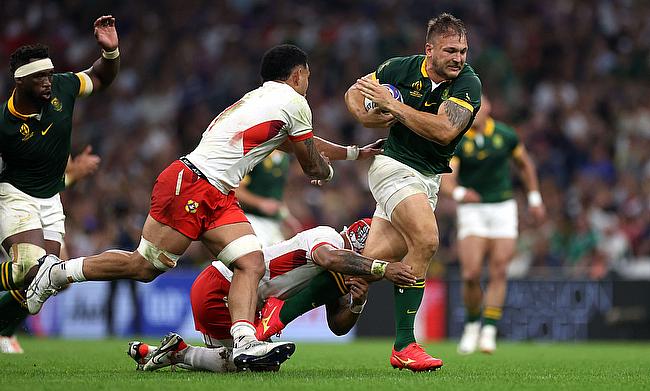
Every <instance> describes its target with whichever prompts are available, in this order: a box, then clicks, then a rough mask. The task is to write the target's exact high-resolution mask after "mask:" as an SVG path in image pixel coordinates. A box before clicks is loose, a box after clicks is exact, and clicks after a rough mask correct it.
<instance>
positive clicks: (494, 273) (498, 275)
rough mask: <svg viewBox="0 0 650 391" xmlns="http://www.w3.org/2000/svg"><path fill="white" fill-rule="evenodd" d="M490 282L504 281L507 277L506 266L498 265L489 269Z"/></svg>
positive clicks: (503, 264) (504, 264)
mask: <svg viewBox="0 0 650 391" xmlns="http://www.w3.org/2000/svg"><path fill="white" fill-rule="evenodd" d="M489 273H490V281H505V280H506V278H507V277H508V267H507V264H506V263H505V262H504V263H500V264H498V265H494V266H491V267H490V269H489Z"/></svg>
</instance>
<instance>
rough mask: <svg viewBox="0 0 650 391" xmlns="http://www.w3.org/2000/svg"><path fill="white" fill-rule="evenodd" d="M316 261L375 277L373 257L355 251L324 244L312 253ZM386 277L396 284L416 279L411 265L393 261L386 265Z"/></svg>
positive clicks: (332, 267)
mask: <svg viewBox="0 0 650 391" xmlns="http://www.w3.org/2000/svg"><path fill="white" fill-rule="evenodd" d="M312 256H313V260H314V263H316V264H317V265H319V266H321V267H322V268H324V269H327V270H331V271H335V272H339V273H343V274H349V275H352V276H367V277H374V278H376V277H377V276H373V275H372V274H371V268H372V262H373V259H370V258H366V257H364V256H363V255H361V254H357V253H355V252H354V251H350V250H342V249H338V248H336V247H334V246H331V245H329V244H324V245H322V246H320V247H318V248H317V249H316V251H314V252H313V254H312ZM384 278H386V279H387V280H389V281H392V282H394V283H396V284H401V285H411V284H414V283H415V281H416V278H415V275H413V274H412V272H411V267H410V266H409V265H407V264H405V263H402V262H391V263H389V264H388V265H387V266H386V273H385V274H384Z"/></svg>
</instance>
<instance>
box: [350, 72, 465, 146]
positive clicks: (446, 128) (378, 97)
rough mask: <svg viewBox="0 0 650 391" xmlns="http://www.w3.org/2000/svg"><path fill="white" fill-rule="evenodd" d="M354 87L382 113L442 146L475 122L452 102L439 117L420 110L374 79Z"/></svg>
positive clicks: (446, 104)
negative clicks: (471, 122)
mask: <svg viewBox="0 0 650 391" xmlns="http://www.w3.org/2000/svg"><path fill="white" fill-rule="evenodd" d="M354 86H355V88H356V89H358V90H359V91H361V94H362V95H363V96H365V97H367V98H369V99H371V100H372V101H373V102H375V103H376V104H377V106H378V107H379V108H380V109H381V110H384V111H387V112H389V113H391V114H392V115H393V117H395V118H396V119H397V120H398V121H399V122H401V123H403V124H404V125H406V127H408V128H409V129H411V130H412V131H413V132H415V133H417V134H418V135H420V136H422V137H424V138H426V139H427V140H431V141H434V142H436V143H438V144H442V145H447V144H449V143H450V142H451V141H452V140H453V139H455V138H456V136H458V134H460V132H461V131H462V130H463V129H465V127H467V125H468V124H469V121H470V120H471V119H472V112H471V111H470V110H469V109H467V108H465V107H463V106H461V105H459V104H457V103H455V102H453V101H451V100H446V101H444V102H442V104H441V105H440V107H439V108H438V114H437V115H435V114H430V113H426V112H424V111H419V110H416V109H414V108H412V107H411V106H408V105H406V104H404V103H402V102H400V101H399V100H397V99H394V98H393V97H392V96H391V95H390V93H389V92H388V90H386V88H384V87H382V86H381V85H379V83H377V82H376V81H374V80H368V79H359V80H357V83H356V84H355V85H354Z"/></svg>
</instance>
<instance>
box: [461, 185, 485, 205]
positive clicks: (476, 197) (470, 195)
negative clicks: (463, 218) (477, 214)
mask: <svg viewBox="0 0 650 391" xmlns="http://www.w3.org/2000/svg"><path fill="white" fill-rule="evenodd" d="M461 202H462V203H464V204H470V203H476V202H481V195H480V194H479V193H478V192H477V191H476V190H474V189H469V188H468V189H467V193H465V197H463V199H462V201H461Z"/></svg>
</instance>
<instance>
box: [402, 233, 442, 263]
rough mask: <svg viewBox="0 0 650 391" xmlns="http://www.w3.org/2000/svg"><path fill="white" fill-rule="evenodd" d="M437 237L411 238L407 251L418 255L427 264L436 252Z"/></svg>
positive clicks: (422, 236)
mask: <svg viewBox="0 0 650 391" xmlns="http://www.w3.org/2000/svg"><path fill="white" fill-rule="evenodd" d="M438 244H439V241H438V237H437V235H418V236H416V237H414V238H411V245H410V246H409V247H410V248H409V251H415V252H417V254H420V255H421V257H422V259H423V260H425V261H426V262H429V261H430V260H431V259H432V258H433V256H434V255H435V254H436V251H438Z"/></svg>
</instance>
